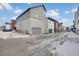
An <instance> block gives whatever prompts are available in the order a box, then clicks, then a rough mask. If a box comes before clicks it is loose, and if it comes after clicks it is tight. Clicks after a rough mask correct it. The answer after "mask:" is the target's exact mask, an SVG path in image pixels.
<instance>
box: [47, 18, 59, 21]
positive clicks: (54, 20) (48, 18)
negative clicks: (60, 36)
mask: <svg viewBox="0 0 79 59" xmlns="http://www.w3.org/2000/svg"><path fill="white" fill-rule="evenodd" d="M47 19H49V20H51V21H54V22H58V21H57V20H55V19H52V18H50V17H48V18H47Z"/></svg>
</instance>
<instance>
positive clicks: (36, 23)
mask: <svg viewBox="0 0 79 59" xmlns="http://www.w3.org/2000/svg"><path fill="white" fill-rule="evenodd" d="M44 12H45V11H44V9H43V7H37V8H33V9H30V10H29V11H28V12H26V13H25V14H23V15H22V16H21V17H20V18H19V19H18V20H17V25H16V26H17V29H18V30H21V31H22V32H24V33H26V31H28V32H29V33H30V34H32V28H40V29H41V33H47V31H48V26H47V25H48V24H47V20H46V19H45V13H44Z"/></svg>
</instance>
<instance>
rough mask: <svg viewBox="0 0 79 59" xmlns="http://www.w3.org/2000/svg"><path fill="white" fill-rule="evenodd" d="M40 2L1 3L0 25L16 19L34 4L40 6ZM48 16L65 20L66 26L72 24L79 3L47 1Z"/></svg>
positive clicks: (61, 20)
mask: <svg viewBox="0 0 79 59" xmlns="http://www.w3.org/2000/svg"><path fill="white" fill-rule="evenodd" d="M38 5H40V4H38V3H28V4H27V3H12V4H8V3H6V4H4V3H0V26H2V25H4V23H5V22H10V21H11V19H15V18H16V17H17V16H19V15H20V14H21V13H22V12H23V11H25V10H26V9H28V8H29V7H32V6H38ZM44 6H45V8H46V17H51V18H54V19H56V20H58V21H60V22H63V25H64V26H71V25H72V24H73V20H74V13H75V11H76V10H77V7H78V4H77V3H76V4H74V3H70V4H68V3H63V4H62V3H57V4H56V3H45V4H44Z"/></svg>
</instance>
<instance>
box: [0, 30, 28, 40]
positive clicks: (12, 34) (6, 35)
mask: <svg viewBox="0 0 79 59" xmlns="http://www.w3.org/2000/svg"><path fill="white" fill-rule="evenodd" d="M28 36H29V35H23V34H19V33H17V32H13V31H11V32H2V31H0V38H2V39H8V38H20V37H28Z"/></svg>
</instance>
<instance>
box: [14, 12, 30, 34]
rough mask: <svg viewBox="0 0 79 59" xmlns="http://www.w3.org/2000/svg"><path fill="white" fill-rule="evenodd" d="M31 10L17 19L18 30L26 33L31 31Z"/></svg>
mask: <svg viewBox="0 0 79 59" xmlns="http://www.w3.org/2000/svg"><path fill="white" fill-rule="evenodd" d="M29 17H30V11H28V12H27V13H25V14H24V15H22V16H21V17H20V18H18V19H17V24H16V30H17V31H20V32H23V33H25V34H26V32H29V33H30V18H29Z"/></svg>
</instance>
